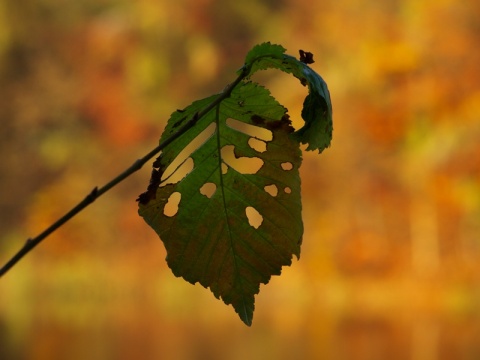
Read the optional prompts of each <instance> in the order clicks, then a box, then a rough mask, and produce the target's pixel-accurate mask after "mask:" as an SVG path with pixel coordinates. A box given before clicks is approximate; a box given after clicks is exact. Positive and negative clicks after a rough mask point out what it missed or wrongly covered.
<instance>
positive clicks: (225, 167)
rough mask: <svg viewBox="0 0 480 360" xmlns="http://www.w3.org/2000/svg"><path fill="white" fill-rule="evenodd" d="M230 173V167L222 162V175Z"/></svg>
mask: <svg viewBox="0 0 480 360" xmlns="http://www.w3.org/2000/svg"><path fill="white" fill-rule="evenodd" d="M227 171H228V166H227V164H225V163H223V162H222V174H223V175H225V174H226V173H227Z"/></svg>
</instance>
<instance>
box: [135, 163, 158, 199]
mask: <svg viewBox="0 0 480 360" xmlns="http://www.w3.org/2000/svg"><path fill="white" fill-rule="evenodd" d="M161 178H162V171H160V170H157V169H153V170H152V176H151V177H150V183H149V184H148V187H147V191H145V192H144V193H142V194H140V195H139V196H138V198H137V201H138V202H139V203H140V204H142V205H146V204H148V203H149V202H150V200H153V199H155V198H156V197H157V189H158V187H159V186H160V179H161Z"/></svg>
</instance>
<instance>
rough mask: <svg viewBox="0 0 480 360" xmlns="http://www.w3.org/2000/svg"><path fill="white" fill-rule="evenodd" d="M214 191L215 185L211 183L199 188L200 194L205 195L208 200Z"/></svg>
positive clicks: (215, 189)
mask: <svg viewBox="0 0 480 360" xmlns="http://www.w3.org/2000/svg"><path fill="white" fill-rule="evenodd" d="M215 191H217V185H215V184H214V183H211V182H208V183H205V184H203V186H202V187H201V188H200V194H202V195H205V196H206V197H207V198H209V199H210V198H211V197H212V196H213V194H215Z"/></svg>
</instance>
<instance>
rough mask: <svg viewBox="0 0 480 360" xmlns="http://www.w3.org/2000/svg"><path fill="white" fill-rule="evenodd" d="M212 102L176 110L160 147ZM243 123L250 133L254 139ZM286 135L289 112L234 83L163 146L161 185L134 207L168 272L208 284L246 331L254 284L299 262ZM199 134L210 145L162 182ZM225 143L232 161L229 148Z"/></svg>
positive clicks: (294, 160)
mask: <svg viewBox="0 0 480 360" xmlns="http://www.w3.org/2000/svg"><path fill="white" fill-rule="evenodd" d="M218 96H219V95H215V96H212V97H209V98H206V99H203V100H200V101H196V102H194V103H193V104H191V105H190V106H189V107H187V108H186V109H185V110H183V111H177V112H175V113H173V115H172V117H171V118H170V120H169V122H168V124H167V128H166V129H165V132H164V134H163V135H162V138H161V139H160V142H162V141H164V140H165V139H167V138H168V137H169V136H170V135H171V134H173V133H175V131H176V129H178V128H179V127H180V126H182V124H184V123H185V122H186V121H187V119H189V118H192V117H194V116H198V112H199V111H200V110H202V109H205V108H206V107H207V106H208V105H209V104H211V103H212V102H214V101H215V99H217V97H218ZM232 119H233V120H232ZM235 120H236V121H237V122H235ZM212 124H213V125H212ZM250 127H254V128H253V129H257V130H256V131H255V132H253V135H252V131H251V129H252V128H250ZM212 129H213V132H212V133H211V134H207V135H205V132H206V131H207V132H208V131H209V130H210V131H211V130H212ZM262 129H263V130H262ZM261 130H262V131H263V132H262V131H261ZM293 131H294V129H293V127H292V126H291V123H290V120H289V119H288V115H287V114H286V109H285V108H284V107H283V106H281V105H280V104H279V103H278V102H277V101H276V100H275V99H274V98H273V97H272V96H271V95H270V93H269V92H268V90H266V89H265V88H263V87H261V86H260V85H258V84H254V83H251V82H240V83H239V84H238V85H237V86H236V87H235V88H234V89H233V91H232V92H231V95H230V97H227V98H226V99H223V100H222V101H220V102H219V103H218V104H217V105H216V106H214V107H213V108H212V109H211V110H210V111H208V112H207V113H206V114H205V115H204V116H203V117H201V118H200V119H199V120H198V122H197V123H196V124H195V126H193V127H192V128H190V129H189V130H188V131H187V132H186V133H185V134H183V135H182V136H181V137H179V138H178V139H177V140H176V141H174V142H173V143H171V144H170V145H168V146H166V147H165V148H164V150H163V152H162V155H161V157H159V159H157V161H156V162H155V165H156V167H157V168H158V172H159V173H160V174H162V185H161V186H160V187H158V189H157V191H156V194H155V196H147V197H146V198H145V199H144V200H145V201H143V203H142V202H140V203H139V213H140V215H141V216H142V217H143V218H144V219H145V221H146V222H147V223H148V224H149V225H150V226H151V227H152V228H153V229H155V231H156V232H157V233H158V235H159V236H160V238H161V240H162V241H163V243H164V244H165V248H166V250H167V263H168V265H169V267H170V268H171V269H172V272H173V273H174V274H175V275H176V276H179V277H180V276H181V277H183V278H184V279H185V280H187V281H188V282H190V283H192V284H194V283H197V282H199V283H200V284H202V285H203V286H204V287H206V288H210V290H211V291H212V292H213V294H214V295H215V296H216V297H217V298H222V300H223V301H224V302H225V303H226V304H231V305H232V306H233V307H234V309H235V311H236V312H237V313H238V315H239V316H240V318H241V319H242V320H243V321H244V322H245V324H247V325H251V323H252V318H253V310H254V295H255V294H257V293H258V292H259V287H260V284H261V283H263V284H266V283H268V281H269V280H270V277H271V276H272V275H279V274H280V273H281V268H282V266H285V265H290V264H291V261H292V255H293V254H294V255H296V256H297V257H299V256H300V245H301V241H302V235H303V224H302V218H301V199H300V177H299V171H298V170H299V167H300V164H301V151H300V149H299V143H298V141H297V140H296V139H295V138H294V137H292V136H291V135H292V133H293ZM257 133H258V134H261V133H262V134H263V133H266V134H267V135H262V136H264V137H265V136H268V135H269V134H270V133H271V135H270V138H271V139H265V138H262V137H261V136H260V135H258V136H257V135H255V134H257ZM202 134H203V136H206V137H207V139H205V141H204V142H203V144H201V145H199V146H198V147H197V148H196V149H193V151H192V152H191V154H189V155H187V156H188V157H190V158H191V159H193V169H192V170H191V171H190V172H189V173H188V174H187V175H186V176H185V177H184V178H183V179H181V180H180V181H178V182H176V183H169V184H167V178H168V176H169V175H168V174H167V173H168V172H169V169H168V168H169V166H172V163H173V162H174V161H175V159H176V158H177V157H179V155H180V154H181V152H182V151H183V150H184V148H186V147H187V146H188V145H189V144H190V143H191V142H192V141H195V139H198V137H199V136H202ZM252 139H253V140H252ZM262 144H263V146H260V145H262ZM232 147H233V149H234V150H233V155H232V156H229V155H228V152H227V151H226V150H227V149H231V148H232ZM241 160H246V161H247V162H249V161H250V162H260V163H261V166H260V168H259V169H257V170H254V171H252V170H250V172H249V171H245V170H243V169H242V168H240V167H239V165H238V164H237V162H238V161H241ZM154 180H155V179H154ZM151 183H152V182H151ZM207 185H208V186H207ZM206 187H209V188H210V191H209V192H208V191H206V190H205V188H206ZM150 195H151V194H150ZM174 201H176V202H177V203H178V209H177V210H176V211H173V212H172V213H168V211H167V210H166V208H168V207H169V206H170V205H171V204H170V203H171V202H174ZM167 204H169V205H167ZM249 215H250V216H251V217H252V218H249ZM254 215H256V217H257V219H256V220H257V222H254V220H255V219H253V216H254Z"/></svg>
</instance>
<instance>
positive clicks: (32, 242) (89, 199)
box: [0, 67, 250, 277]
mask: <svg viewBox="0 0 480 360" xmlns="http://www.w3.org/2000/svg"><path fill="white" fill-rule="evenodd" d="M249 72H250V69H249V68H247V67H244V68H243V69H242V72H241V74H240V75H239V76H238V77H237V79H235V81H234V82H233V83H231V84H230V85H228V86H227V87H226V88H225V89H224V90H223V91H222V92H221V93H220V94H219V96H218V97H217V98H216V99H215V100H214V101H212V102H211V103H210V104H209V105H208V106H207V107H205V108H204V109H203V110H201V111H199V112H196V113H195V114H194V115H193V116H192V118H191V119H190V120H188V121H187V122H186V123H185V124H184V125H183V126H181V127H180V128H179V129H178V131H177V132H175V133H174V134H172V135H171V136H170V137H168V138H167V139H165V140H164V141H163V142H162V143H160V144H159V145H158V146H157V147H156V148H155V149H153V150H151V151H150V152H149V153H148V154H147V155H145V156H144V157H142V158H140V159H138V160H137V161H135V162H134V163H133V164H132V165H131V166H130V167H129V168H128V169H126V170H125V171H124V172H122V173H121V174H119V175H118V176H117V177H115V178H114V179H112V180H111V181H110V182H108V183H107V184H106V185H104V186H102V187H101V188H98V187H95V188H94V189H93V190H92V191H91V192H90V193H89V194H88V195H87V196H86V197H85V198H84V199H83V200H82V201H80V202H79V203H78V204H77V205H76V206H75V207H73V208H72V209H71V210H70V211H69V212H67V213H66V214H65V215H63V216H62V217H61V218H60V219H58V220H57V221H56V222H54V223H53V224H52V225H50V226H49V227H48V228H47V229H45V230H44V231H43V232H42V233H40V234H39V235H38V236H36V237H34V238H29V239H28V240H27V241H26V242H25V244H24V245H23V247H22V248H21V249H20V250H19V251H18V252H17V253H16V254H15V255H14V256H13V257H12V258H11V259H10V260H9V261H8V262H7V263H6V264H5V265H4V266H3V267H2V268H0V277H2V276H3V275H4V274H5V273H6V272H7V271H8V270H10V269H11V268H12V267H13V266H14V265H15V264H16V263H17V262H18V261H19V260H20V259H22V258H23V257H24V256H25V255H26V254H28V253H29V252H30V251H31V250H32V249H33V248H34V247H35V246H37V245H38V244H39V243H40V242H42V241H43V240H44V239H45V238H46V237H47V236H49V235H50V234H51V233H53V232H54V231H55V230H57V229H58V228H59V227H60V226H62V225H63V224H65V223H66V222H67V221H68V220H70V219H71V218H73V217H74V216H75V215H77V214H78V213H79V212H80V211H82V210H83V209H84V208H86V207H87V206H88V205H90V204H91V203H93V202H94V201H95V200H96V199H97V198H98V197H100V196H101V195H103V194H104V193H106V192H107V191H108V190H110V189H111V188H113V187H114V186H115V185H117V184H119V183H120V182H122V181H123V180H125V179H126V178H127V177H129V176H130V175H132V174H133V173H135V172H137V171H138V170H140V169H141V168H142V166H143V165H145V163H146V162H148V161H149V160H150V159H152V158H153V157H154V156H155V155H156V154H157V153H159V152H160V151H162V150H163V149H164V148H165V147H166V146H168V145H170V144H171V143H172V142H173V141H175V140H176V139H178V138H179V137H180V136H182V135H183V134H184V133H185V132H186V131H188V130H189V129H190V128H192V127H193V126H194V125H195V124H196V123H197V122H198V120H200V119H201V118H202V117H204V116H205V115H206V114H208V113H209V112H210V111H211V110H212V109H214V108H215V107H216V106H217V105H219V104H220V103H221V102H222V101H223V100H224V99H226V98H228V97H229V96H230V94H231V93H232V91H233V89H234V88H235V87H236V86H237V85H238V84H239V83H240V82H241V81H242V80H243V79H244V78H246V77H247V76H248V74H249Z"/></svg>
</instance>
